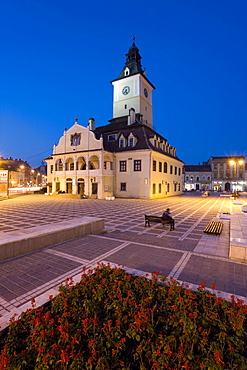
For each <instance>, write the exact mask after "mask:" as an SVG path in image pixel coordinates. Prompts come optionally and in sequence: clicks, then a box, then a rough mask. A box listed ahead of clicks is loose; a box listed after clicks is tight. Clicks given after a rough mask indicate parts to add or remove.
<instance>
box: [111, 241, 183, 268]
mask: <svg viewBox="0 0 247 370" xmlns="http://www.w3.org/2000/svg"><path fill="white" fill-rule="evenodd" d="M182 255H183V254H182V253H181V252H175V251H167V250H165V249H159V248H154V247H148V246H145V245H136V244H129V245H127V246H126V247H125V248H123V249H121V250H120V251H118V252H116V253H114V254H112V255H110V256H109V257H107V261H109V262H113V263H117V264H118V263H120V264H122V265H124V266H126V267H130V268H134V269H137V270H141V271H144V272H146V271H161V275H168V274H169V273H170V272H171V270H172V269H173V267H174V266H175V265H176V263H177V262H178V261H179V260H180V258H181V257H182ZM147 267H148V270H147V269H146V268H147Z"/></svg>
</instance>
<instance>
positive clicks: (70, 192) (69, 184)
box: [66, 178, 72, 194]
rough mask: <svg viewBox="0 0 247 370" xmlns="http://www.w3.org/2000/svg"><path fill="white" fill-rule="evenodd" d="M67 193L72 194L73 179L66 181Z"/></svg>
mask: <svg viewBox="0 0 247 370" xmlns="http://www.w3.org/2000/svg"><path fill="white" fill-rule="evenodd" d="M66 193H68V194H72V179H70V178H68V179H66Z"/></svg>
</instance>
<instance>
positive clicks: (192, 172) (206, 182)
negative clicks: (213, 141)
mask: <svg viewBox="0 0 247 370" xmlns="http://www.w3.org/2000/svg"><path fill="white" fill-rule="evenodd" d="M183 171H184V189H185V190H214V191H231V192H234V191H246V190H247V164H246V161H245V157H244V156H234V157H210V158H209V160H208V161H207V162H204V163H203V165H185V166H184V169H183Z"/></svg>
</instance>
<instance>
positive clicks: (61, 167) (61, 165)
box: [58, 159, 63, 171]
mask: <svg viewBox="0 0 247 370" xmlns="http://www.w3.org/2000/svg"><path fill="white" fill-rule="evenodd" d="M62 170H63V162H62V161H61V159H60V160H59V162H58V171H62Z"/></svg>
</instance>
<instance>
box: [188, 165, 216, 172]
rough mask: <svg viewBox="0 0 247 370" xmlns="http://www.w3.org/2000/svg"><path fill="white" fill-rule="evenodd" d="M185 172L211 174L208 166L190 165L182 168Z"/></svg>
mask: <svg viewBox="0 0 247 370" xmlns="http://www.w3.org/2000/svg"><path fill="white" fill-rule="evenodd" d="M184 171H185V172H211V171H212V169H211V166H210V165H208V164H195V165H194V164H191V165H185V166H184Z"/></svg>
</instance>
